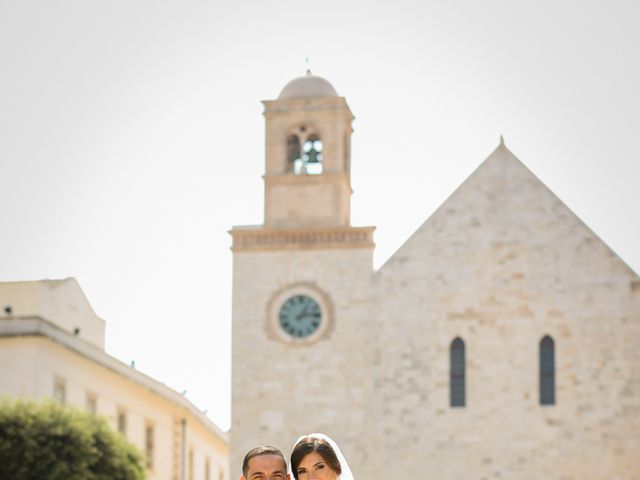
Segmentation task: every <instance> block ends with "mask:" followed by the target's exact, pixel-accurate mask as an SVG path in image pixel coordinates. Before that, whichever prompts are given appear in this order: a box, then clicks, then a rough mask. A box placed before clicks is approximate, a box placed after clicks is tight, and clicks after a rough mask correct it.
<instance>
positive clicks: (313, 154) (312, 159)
mask: <svg viewBox="0 0 640 480" xmlns="http://www.w3.org/2000/svg"><path fill="white" fill-rule="evenodd" d="M307 156H308V157H309V159H308V160H307V163H318V161H319V160H318V152H317V151H316V149H315V148H312V149H311V150H309V152H308V153H307Z"/></svg>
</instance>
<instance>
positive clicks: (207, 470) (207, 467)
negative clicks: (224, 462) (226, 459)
mask: <svg viewBox="0 0 640 480" xmlns="http://www.w3.org/2000/svg"><path fill="white" fill-rule="evenodd" d="M204 480H211V460H209V457H207V458H206V459H205V461H204Z"/></svg>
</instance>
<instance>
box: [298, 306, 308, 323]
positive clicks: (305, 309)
mask: <svg viewBox="0 0 640 480" xmlns="http://www.w3.org/2000/svg"><path fill="white" fill-rule="evenodd" d="M307 310H309V304H308V303H307V304H306V305H305V306H304V309H303V310H302V313H301V314H300V315H296V320H300V319H302V318H303V317H305V316H306V315H307Z"/></svg>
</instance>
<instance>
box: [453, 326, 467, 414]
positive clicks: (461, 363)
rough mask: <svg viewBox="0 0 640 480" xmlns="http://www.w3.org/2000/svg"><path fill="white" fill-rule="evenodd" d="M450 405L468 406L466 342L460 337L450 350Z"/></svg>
mask: <svg viewBox="0 0 640 480" xmlns="http://www.w3.org/2000/svg"><path fill="white" fill-rule="evenodd" d="M449 403H450V405H451V406H452V407H464V406H465V405H466V391H465V358H464V342H463V341H462V339H461V338H460V337H457V338H456V339H455V340H454V341H453V342H451V348H450V349H449Z"/></svg>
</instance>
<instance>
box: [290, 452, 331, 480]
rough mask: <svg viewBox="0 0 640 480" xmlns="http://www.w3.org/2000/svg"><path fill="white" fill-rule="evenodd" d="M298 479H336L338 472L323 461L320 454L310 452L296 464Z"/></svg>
mask: <svg viewBox="0 0 640 480" xmlns="http://www.w3.org/2000/svg"><path fill="white" fill-rule="evenodd" d="M297 473H298V480H336V479H337V478H338V474H337V473H336V472H334V471H333V470H331V467H329V465H327V462H325V461H324V458H322V455H320V454H319V453H316V452H311V453H309V454H308V455H307V456H305V457H304V458H303V459H302V461H301V462H300V465H298V472H297Z"/></svg>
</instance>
